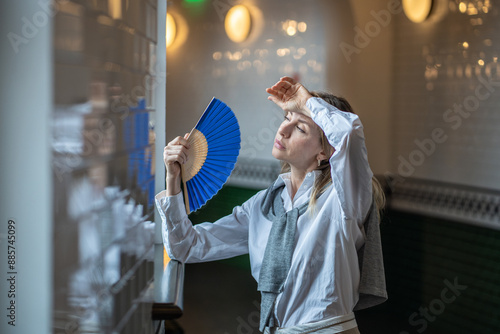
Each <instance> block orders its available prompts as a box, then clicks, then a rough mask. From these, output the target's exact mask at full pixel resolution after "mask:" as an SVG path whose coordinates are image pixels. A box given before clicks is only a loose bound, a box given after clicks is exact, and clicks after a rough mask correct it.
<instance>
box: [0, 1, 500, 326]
mask: <svg viewBox="0 0 500 334" xmlns="http://www.w3.org/2000/svg"><path fill="white" fill-rule="evenodd" d="M499 6H500V3H499V2H498V1H493V0H482V1H479V0H413V1H412V0H404V1H399V0H372V1H361V0H338V1H331V0H330V1H327V0H307V1H305V0H302V1H299V0H288V1H284V0H279V1H278V0H275V1H263V0H172V1H165V0H95V1H90V0H53V1H49V0H39V1H34V0H33V1H22V2H5V1H4V2H2V3H1V4H0V12H1V13H2V20H0V31H1V35H2V36H3V37H2V48H1V51H0V57H1V58H0V64H1V66H2V79H1V86H0V92H1V94H2V98H1V99H0V110H1V111H0V112H1V120H0V136H1V140H0V148H1V151H0V163H1V170H0V189H1V194H2V197H1V200H0V215H1V220H2V224H1V225H0V228H1V230H0V233H1V238H0V245H1V255H0V261H1V262H0V266H1V268H2V271H1V272H2V275H3V276H2V277H1V278H0V290H1V291H0V294H1V295H2V298H1V299H0V300H1V302H2V309H3V310H5V311H4V313H5V314H4V316H3V317H2V318H3V319H4V320H2V323H1V325H0V326H1V327H0V328H1V329H2V330H1V332H2V333H27V332H35V331H36V332H42V333H91V332H92V333H98V332H102V333H150V332H154V331H158V328H160V327H157V326H156V324H155V323H153V322H152V321H151V308H152V307H154V305H155V302H154V300H150V299H149V297H148V296H149V293H150V292H151V291H150V290H151V289H152V286H154V285H155V277H156V276H155V275H156V273H157V272H161V271H162V268H163V262H164V259H163V252H161V251H158V249H161V237H160V229H159V227H160V226H159V224H158V222H159V217H158V213H157V212H156V211H155V208H154V205H153V199H154V195H155V194H156V193H157V192H159V191H160V190H162V189H164V187H165V185H164V176H165V175H164V167H163V162H162V161H161V160H162V159H160V158H155V157H161V155H162V151H163V147H164V145H165V143H166V142H168V141H170V140H171V139H173V138H174V137H175V136H177V135H184V133H186V132H189V131H190V130H191V128H192V127H193V125H194V124H196V121H197V120H198V118H199V117H200V115H201V114H202V112H203V110H204V109H205V108H206V106H207V105H208V103H209V102H210V99H211V98H212V97H217V98H219V99H221V100H222V101H224V102H225V103H227V104H228V105H229V106H230V107H231V109H232V110H233V111H234V112H235V114H236V116H237V118H238V121H239V124H240V128H241V139H242V142H241V150H240V155H239V157H238V162H237V164H236V167H235V170H234V172H233V174H232V176H231V177H230V179H229V181H228V183H227V184H226V186H225V187H224V188H223V189H222V190H221V191H220V192H219V194H218V195H217V196H216V197H214V198H213V199H212V200H210V201H209V202H208V203H207V205H206V206H204V207H203V208H202V209H201V210H199V211H197V212H195V213H192V214H191V215H190V218H191V219H192V221H193V223H199V222H203V221H214V220H216V219H217V218H219V217H222V216H223V215H225V214H228V213H230V212H231V209H232V208H233V207H234V206H235V205H238V204H241V203H242V202H244V201H245V200H246V199H248V198H249V197H250V196H252V195H253V194H254V193H256V192H257V191H258V190H260V189H263V188H265V187H267V186H268V184H269V183H270V182H272V181H273V180H274V179H275V178H276V176H277V174H278V173H279V164H278V163H277V162H276V161H275V160H274V159H273V158H272V156H271V147H272V143H273V139H274V135H275V132H276V130H277V128H278V126H279V124H280V122H281V119H282V114H281V111H280V110H279V109H278V108H277V107H276V106H275V105H274V104H273V103H271V102H269V101H268V100H267V93H265V88H267V87H269V86H271V85H272V84H273V83H275V82H276V81H278V80H279V78H280V77H281V76H284V75H287V76H292V77H294V78H296V79H297V80H300V81H301V82H302V83H303V84H304V85H305V86H306V87H307V88H308V89H310V90H324V91H329V92H332V93H334V94H336V95H339V96H343V97H345V98H346V99H347V100H348V101H349V102H350V103H351V104H352V106H353V107H354V110H355V112H356V113H357V114H358V115H360V118H361V121H362V122H363V125H364V131H365V139H366V145H367V149H368V157H369V161H370V165H371V167H372V170H373V172H374V173H375V174H376V176H377V178H378V179H379V180H380V181H381V183H382V184H383V185H384V187H385V190H386V195H387V197H388V206H387V208H386V210H385V213H384V215H383V221H382V224H381V233H382V241H383V250H384V263H385V269H386V278H387V290H388V294H389V300H388V301H387V302H386V303H384V304H382V305H380V306H377V307H375V308H373V309H369V310H364V311H360V312H358V313H357V321H358V324H359V327H360V331H361V333H398V334H403V333H444V334H447V333H492V334H493V333H499V332H500V314H499V309H500V286H499V284H498V282H500V265H499V263H500V232H499V231H500V212H499V211H500V209H499V208H500V173H498V170H499V166H500V132H499V131H498V129H499V128H500V110H499V108H500V107H499V106H500V92H499V90H500V63H499V61H498V57H499V56H500V55H499V53H500V20H499V17H500V12H499V10H500V7H499ZM155 223H156V224H155ZM9 245H10V246H11V247H10V248H9ZM9 256H10V257H9ZM166 261H168V259H166ZM9 280H10V281H9ZM156 283H157V284H156V285H157V286H158V282H156ZM183 285H184V289H182V291H183V296H184V298H183V303H182V304H183V305H181V306H182V310H183V315H182V316H181V317H180V318H178V319H177V320H175V321H176V322H174V321H172V320H169V321H168V322H167V323H166V325H165V324H164V325H163V328H161V330H162V331H163V330H165V331H167V332H171V333H182V332H184V333H188V334H192V333H197V334H198V333H224V334H225V333H258V312H259V302H260V296H259V294H258V293H257V291H256V283H255V281H254V280H253V278H252V277H251V275H250V267H249V261H248V257H247V256H242V257H238V258H235V259H230V260H224V261H217V262H212V263H204V264H188V265H186V266H185V275H184V281H183ZM13 294H14V295H13ZM13 301H14V303H13ZM13 304H14V305H15V307H14V308H12V307H11V305H13ZM9 308H10V309H9ZM12 321H14V323H9V322H12ZM13 324H15V326H14V325H13Z"/></svg>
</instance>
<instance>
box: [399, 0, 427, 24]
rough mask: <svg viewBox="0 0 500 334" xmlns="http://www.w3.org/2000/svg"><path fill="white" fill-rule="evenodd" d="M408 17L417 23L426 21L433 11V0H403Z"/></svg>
mask: <svg viewBox="0 0 500 334" xmlns="http://www.w3.org/2000/svg"><path fill="white" fill-rule="evenodd" d="M402 4H403V10H404V12H405V15H406V17H407V18H408V19H409V20H410V21H412V22H415V23H420V22H424V21H425V20H427V19H428V18H429V15H430V14H431V11H432V5H433V0H403V2H402Z"/></svg>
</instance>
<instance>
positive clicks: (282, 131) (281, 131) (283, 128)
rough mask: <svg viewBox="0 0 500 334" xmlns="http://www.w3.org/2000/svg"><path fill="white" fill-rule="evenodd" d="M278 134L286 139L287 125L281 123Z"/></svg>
mask: <svg viewBox="0 0 500 334" xmlns="http://www.w3.org/2000/svg"><path fill="white" fill-rule="evenodd" d="M278 133H279V134H280V135H281V136H283V137H285V138H286V137H288V136H289V135H290V126H289V124H286V123H283V124H281V126H280V127H279V129H278Z"/></svg>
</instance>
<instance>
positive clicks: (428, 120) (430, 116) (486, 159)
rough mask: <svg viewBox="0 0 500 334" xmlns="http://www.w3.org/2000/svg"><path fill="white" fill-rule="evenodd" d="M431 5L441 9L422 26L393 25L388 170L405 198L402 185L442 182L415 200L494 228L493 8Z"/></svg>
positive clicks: (499, 46)
mask: <svg viewBox="0 0 500 334" xmlns="http://www.w3.org/2000/svg"><path fill="white" fill-rule="evenodd" d="M437 4H440V5H443V6H444V7H443V8H444V10H443V11H442V12H440V13H436V12H434V13H431V16H430V19H429V20H427V21H425V22H423V23H413V22H410V21H409V20H408V19H407V18H406V17H405V16H404V15H399V16H397V17H396V20H395V30H394V33H395V35H394V36H395V40H394V54H393V57H394V67H393V69H394V70H393V79H394V80H393V87H394V90H393V116H394V118H393V130H392V131H393V136H392V139H393V159H392V161H393V170H394V171H396V172H397V174H398V176H399V178H398V180H397V183H398V185H399V186H400V187H403V188H405V190H404V192H406V193H408V192H411V191H413V190H411V189H407V188H408V183H409V182H404V181H405V179H410V178H414V179H417V180H418V179H425V180H430V181H439V182H444V184H445V188H447V189H448V190H446V191H445V192H444V193H443V191H441V190H442V189H441V190H437V189H434V190H432V191H424V192H425V194H423V195H422V196H424V197H425V198H435V197H436V196H437V199H445V198H447V197H449V198H450V200H449V201H448V200H439V201H436V200H434V201H431V202H432V205H433V206H435V208H434V209H432V210H431V211H434V212H435V213H436V214H438V215H441V216H442V215H443V214H444V215H446V214H447V212H451V213H453V215H452V216H453V217H451V216H450V218H453V219H456V218H457V217H456V216H457V215H456V214H455V211H456V209H457V207H458V209H459V210H462V211H466V212H461V213H459V215H460V216H465V217H467V216H470V218H471V219H469V221H470V222H473V223H478V224H485V225H487V226H490V227H496V228H500V225H499V223H498V210H499V208H498V203H499V199H500V186H499V185H500V174H499V173H498V169H499V167H500V145H499V144H500V135H499V132H498V128H499V127H500V112H499V108H498V105H499V104H500V90H499V87H500V84H499V80H500V60H499V58H498V57H499V56H500V20H499V16H500V12H499V5H500V3H499V2H498V1H493V0H491V1H490V0H485V1H479V0H471V1H461V0H460V1H459V0H443V1H436V2H435V6H436V5H437ZM413 183H415V182H413ZM453 185H462V186H469V187H472V188H470V189H469V190H467V191H464V190H463V187H462V188H454V186H453ZM440 187H441V188H442V186H438V188H440ZM410 188H411V187H410ZM413 188H414V187H413ZM427 190H428V189H427ZM440 194H441V195H440ZM471 197H472V198H474V199H475V198H477V199H478V200H477V201H476V200H474V202H478V204H479V207H478V208H476V207H475V206H476V205H475V204H474V205H472V204H471V205H468V203H469V202H470V200H469V199H470V198H471ZM438 202H439V203H440V204H437V203H438ZM460 203H462V204H463V205H461V204H460ZM483 204H484V205H483ZM408 205H411V203H408ZM424 211H425V210H424ZM427 211H429V210H427ZM478 213H479V215H478ZM483 216H485V217H487V219H486V221H484V219H483ZM488 217H489V218H488Z"/></svg>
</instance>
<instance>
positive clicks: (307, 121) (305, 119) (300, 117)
mask: <svg viewBox="0 0 500 334" xmlns="http://www.w3.org/2000/svg"><path fill="white" fill-rule="evenodd" d="M288 113H290V114H292V115H293V117H294V118H297V120H298V121H299V122H301V123H305V124H308V125H314V124H316V123H314V121H313V119H312V118H311V117H309V116H306V115H304V114H302V113H298V112H295V111H288Z"/></svg>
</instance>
